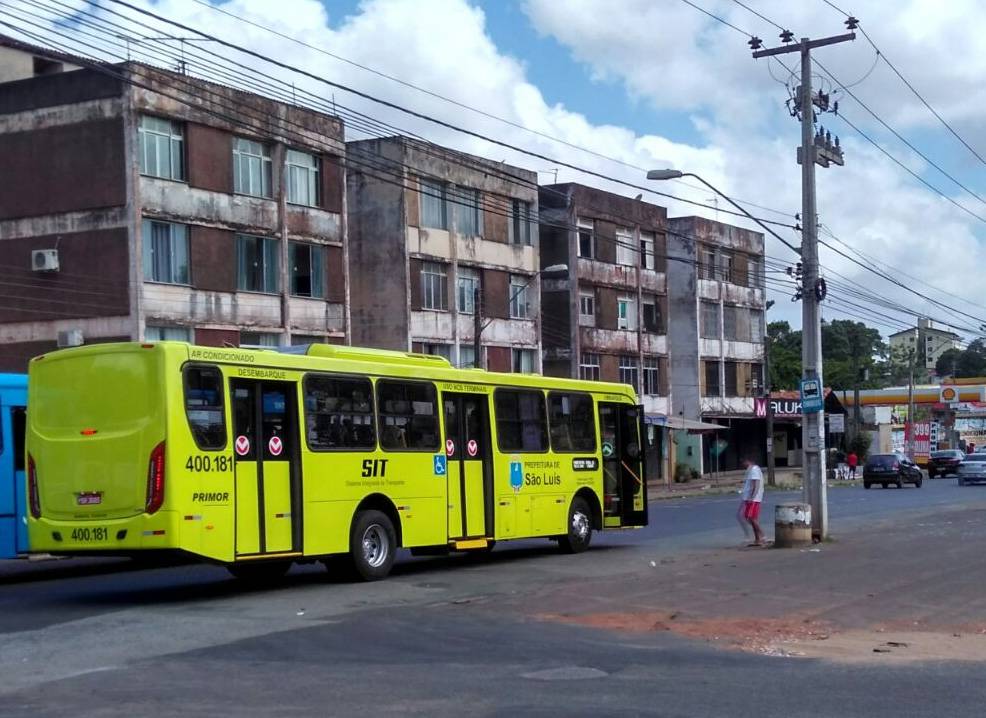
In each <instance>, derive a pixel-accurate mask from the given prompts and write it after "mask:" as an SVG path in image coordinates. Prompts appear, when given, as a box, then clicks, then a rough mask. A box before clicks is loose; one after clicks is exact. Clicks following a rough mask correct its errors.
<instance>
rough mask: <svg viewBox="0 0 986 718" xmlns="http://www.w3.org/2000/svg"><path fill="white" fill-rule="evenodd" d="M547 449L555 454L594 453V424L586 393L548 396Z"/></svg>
mask: <svg viewBox="0 0 986 718" xmlns="http://www.w3.org/2000/svg"><path fill="white" fill-rule="evenodd" d="M548 418H549V424H550V426H551V448H552V449H553V450H554V451H559V452H580V453H581V452H585V453H595V451H596V424H595V421H593V416H592V397H591V396H589V395H588V394H563V393H560V392H554V391H553V392H549V393H548Z"/></svg>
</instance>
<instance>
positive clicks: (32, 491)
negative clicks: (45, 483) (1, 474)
mask: <svg viewBox="0 0 986 718" xmlns="http://www.w3.org/2000/svg"><path fill="white" fill-rule="evenodd" d="M27 494H28V500H29V501H30V504H31V516H32V517H34V518H36V519H40V518H41V494H40V493H39V492H38V469H37V467H36V466H35V465H34V457H33V456H31V455H30V454H28V455H27Z"/></svg>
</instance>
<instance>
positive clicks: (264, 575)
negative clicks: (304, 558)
mask: <svg viewBox="0 0 986 718" xmlns="http://www.w3.org/2000/svg"><path fill="white" fill-rule="evenodd" d="M290 568H291V562H290V561H260V562H257V563H254V562H252V561H247V562H244V563H230V564H226V570H227V571H229V572H230V573H231V574H232V575H233V576H234V577H235V578H237V579H239V580H240V581H243V582H244V583H252V584H258V585H259V584H265V583H273V582H274V581H277V580H278V579H281V578H284V574H286V573H287V572H288V569H290Z"/></svg>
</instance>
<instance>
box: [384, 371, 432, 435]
mask: <svg viewBox="0 0 986 718" xmlns="http://www.w3.org/2000/svg"><path fill="white" fill-rule="evenodd" d="M436 403H437V400H436V397H435V385H434V384H430V383H423V382H410V381H408V382H404V381H390V380H381V381H378V382H377V409H378V413H379V415H380V421H379V423H380V448H382V449H388V450H390V451H405V450H406V451H426V450H428V451H434V450H435V449H437V448H438V445H439V439H440V437H439V435H438V412H437V411H436V410H435V407H436Z"/></svg>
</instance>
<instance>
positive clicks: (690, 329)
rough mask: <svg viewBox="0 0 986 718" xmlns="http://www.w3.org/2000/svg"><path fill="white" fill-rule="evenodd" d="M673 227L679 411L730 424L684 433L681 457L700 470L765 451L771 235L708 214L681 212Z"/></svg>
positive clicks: (733, 464)
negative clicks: (759, 403)
mask: <svg viewBox="0 0 986 718" xmlns="http://www.w3.org/2000/svg"><path fill="white" fill-rule="evenodd" d="M668 228H669V229H668V259H669V261H670V262H671V264H672V265H674V268H675V271H672V272H669V274H668V295H669V297H670V302H671V306H670V310H669V312H670V315H671V317H672V321H671V323H670V329H669V332H668V341H669V343H670V346H671V385H672V387H673V388H674V391H673V396H672V402H671V415H672V416H674V417H678V418H679V419H684V420H687V421H702V420H708V421H709V422H712V423H715V424H720V425H722V426H725V427H727V428H725V429H724V430H722V431H719V432H715V433H711V434H705V437H706V439H707V440H706V441H705V442H702V441H700V435H697V434H688V433H686V432H684V431H679V432H677V433H676V442H677V444H678V447H677V448H678V458H677V460H678V461H679V462H681V463H685V464H688V465H690V466H692V467H694V468H695V469H696V470H698V471H700V472H702V471H704V472H708V471H711V470H715V469H734V468H737V467H738V466H739V462H740V459H741V455H742V454H744V453H747V452H749V451H753V452H755V454H756V455H761V454H762V453H763V451H764V436H765V435H764V432H765V426H764V422H763V419H762V418H760V419H758V418H757V417H756V416H755V412H754V398H755V397H758V396H761V394H762V392H763V386H764V385H763V381H764V379H763V356H764V354H763V347H764V332H765V325H764V307H765V302H766V297H765V289H764V286H765V285H764V237H763V235H762V234H760V233H758V232H752V231H750V230H747V229H742V228H740V227H734V226H732V225H728V224H723V223H722V222H716V221H714V220H710V219H704V218H702V217H675V218H672V219H669V220H668Z"/></svg>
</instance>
